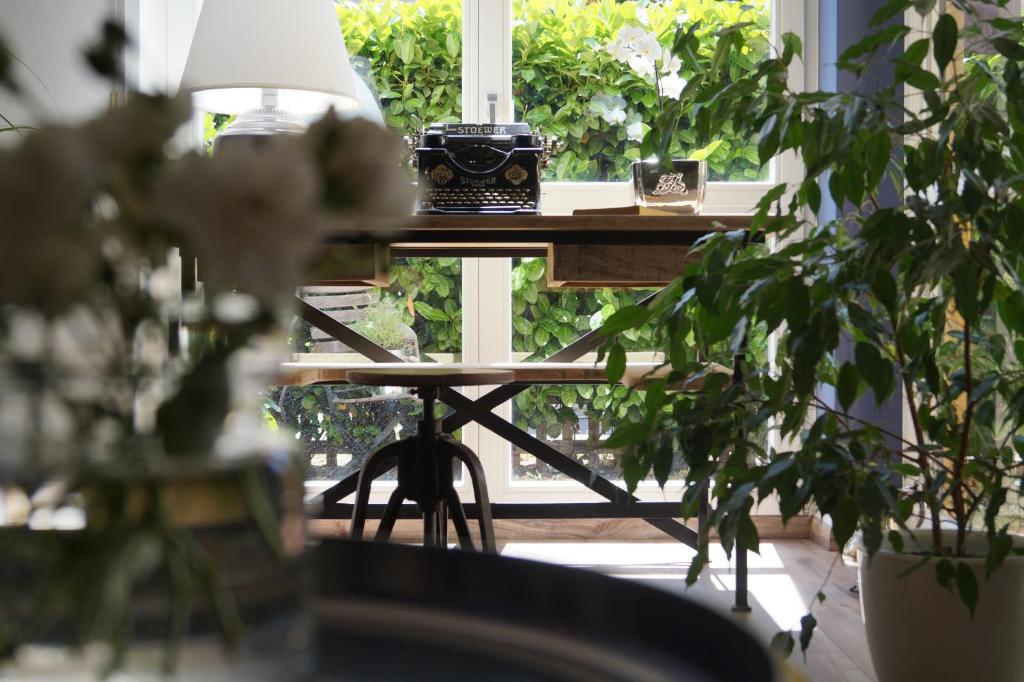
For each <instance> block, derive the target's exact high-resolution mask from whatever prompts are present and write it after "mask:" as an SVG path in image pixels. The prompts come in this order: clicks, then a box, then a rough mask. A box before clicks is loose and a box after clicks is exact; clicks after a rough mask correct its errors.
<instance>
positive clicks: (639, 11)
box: [636, 7, 651, 26]
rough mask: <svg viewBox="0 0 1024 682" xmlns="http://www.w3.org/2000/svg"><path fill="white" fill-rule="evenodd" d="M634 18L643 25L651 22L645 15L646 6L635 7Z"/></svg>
mask: <svg viewBox="0 0 1024 682" xmlns="http://www.w3.org/2000/svg"><path fill="white" fill-rule="evenodd" d="M636 20H637V21H639V22H640V23H641V24H643V25H644V26H647V25H649V24H650V23H651V19H650V17H648V16H647V8H646V7H637V8H636Z"/></svg>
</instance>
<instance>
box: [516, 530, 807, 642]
mask: <svg viewBox="0 0 1024 682" xmlns="http://www.w3.org/2000/svg"><path fill="white" fill-rule="evenodd" d="M694 553H695V552H694V550H693V549H691V548H689V547H687V546H686V545H683V544H681V543H678V542H512V543H508V544H507V545H505V546H504V548H503V549H502V551H501V554H502V555H504V556H509V557H517V558H521V559H533V560H535V561H547V562H550V563H555V564H561V565H564V566H575V567H578V568H591V569H594V570H598V571H600V572H602V573H605V574H607V575H612V576H615V577H618V578H628V579H631V580H652V581H655V580H679V581H682V580H683V579H684V578H685V577H686V572H687V570H689V568H690V562H691V561H692V560H693V556H694ZM710 554H711V567H710V569H709V571H708V574H709V576H710V582H711V585H712V586H713V587H714V589H715V590H718V591H729V592H732V591H734V590H735V588H736V577H735V574H734V568H735V557H733V559H732V560H730V559H729V558H728V557H726V555H725V551H724V550H723V549H722V546H721V545H717V544H716V545H712V546H711V551H710ZM747 565H748V567H749V569H750V575H749V578H748V586H749V589H750V595H751V597H752V598H753V599H754V600H756V602H757V603H758V604H759V605H760V607H761V608H763V609H764V611H765V612H766V613H767V614H768V615H769V616H770V617H771V619H772V620H773V621H774V622H775V623H776V625H777V626H778V627H779V628H783V629H786V628H791V627H793V626H794V624H795V623H798V622H799V620H800V616H802V615H803V614H804V613H805V612H806V608H807V604H806V603H805V602H804V600H803V599H802V598H801V596H800V593H799V591H798V590H797V586H796V583H795V582H794V581H793V578H792V577H791V576H790V574H789V573H788V571H787V569H786V566H785V565H784V563H783V561H782V557H781V556H780V555H779V552H778V550H777V549H776V548H775V546H774V545H773V544H772V543H770V542H764V543H761V552H760V554H754V553H753V552H751V553H749V554H748V559H747Z"/></svg>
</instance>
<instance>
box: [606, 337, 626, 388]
mask: <svg viewBox="0 0 1024 682" xmlns="http://www.w3.org/2000/svg"><path fill="white" fill-rule="evenodd" d="M625 373H626V350H625V349H624V348H623V347H622V346H621V345H619V344H615V345H614V346H612V348H611V350H610V351H608V364H607V365H606V366H605V375H606V376H607V377H608V383H610V384H617V383H618V382H619V381H621V380H622V376H623V375H624V374H625Z"/></svg>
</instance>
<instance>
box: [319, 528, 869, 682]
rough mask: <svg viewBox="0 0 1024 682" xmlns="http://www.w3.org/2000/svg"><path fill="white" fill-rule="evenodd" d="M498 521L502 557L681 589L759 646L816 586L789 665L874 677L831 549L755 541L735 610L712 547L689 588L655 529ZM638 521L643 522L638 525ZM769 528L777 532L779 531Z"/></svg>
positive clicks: (815, 673) (827, 680) (678, 551)
mask: <svg viewBox="0 0 1024 682" xmlns="http://www.w3.org/2000/svg"><path fill="white" fill-rule="evenodd" d="M619 521H632V520H619ZM413 523H414V522H412V521H408V522H401V521H400V522H399V525H400V528H397V529H396V531H401V530H402V529H403V528H404V526H403V525H402V524H405V525H406V526H409V528H407V529H405V530H406V531H407V532H404V533H402V532H399V533H398V536H399V537H396V540H398V541H399V542H415V541H416V537H417V535H418V533H419V524H418V522H415V528H413V526H411V525H409V524H413ZM500 523H501V522H498V523H497V524H496V530H497V531H499V532H498V539H499V550H500V551H501V553H502V554H503V555H505V556H514V557H521V558H524V559H535V560H538V561H549V562H552V563H558V564H562V565H566V566H575V567H579V568H585V569H590V570H596V571H600V572H602V573H606V574H608V575H612V576H616V577H621V578H625V579H628V580H637V581H643V582H644V583H646V584H648V585H651V586H653V587H657V588H661V589H665V590H668V591H671V592H676V593H680V594H685V595H686V596H688V597H690V598H693V599H696V600H699V601H700V602H702V603H704V604H707V605H708V606H711V607H713V608H717V609H719V610H721V611H722V612H723V613H728V614H729V615H730V616H731V617H735V618H737V619H739V620H741V621H744V622H745V623H746V624H747V625H748V626H749V627H750V628H751V629H752V630H753V631H754V632H755V634H756V635H758V636H760V637H761V638H763V640H764V641H765V642H766V643H767V642H768V641H769V640H770V639H771V637H772V635H774V634H775V633H776V632H778V631H779V630H783V629H791V630H794V631H797V630H799V621H800V618H801V616H803V615H804V614H805V613H806V609H807V605H808V604H809V603H811V602H812V601H816V600H815V595H816V594H817V593H818V592H819V590H820V591H821V592H823V593H824V594H825V597H826V598H825V601H824V602H823V603H817V604H815V606H814V614H815V617H816V618H817V620H818V628H817V629H816V630H815V633H814V637H813V639H812V641H811V646H810V649H809V650H808V653H807V660H806V662H805V661H804V660H803V658H802V657H801V655H800V653H799V651H797V652H795V653H794V654H793V656H792V657H791V658H790V659H789V665H791V666H792V668H794V669H795V670H796V671H797V672H798V674H799V675H802V676H803V678H804V679H806V680H808V681H809V682H874V680H875V675H874V671H873V668H872V665H871V658H870V656H869V654H868V650H867V642H866V640H865V635H864V626H863V624H862V623H861V617H860V602H859V600H858V597H857V595H856V594H855V593H853V592H850V588H851V587H852V586H853V585H854V584H855V583H856V582H857V574H856V569H855V568H853V567H851V566H847V565H845V564H844V563H843V561H842V560H841V559H837V557H839V555H838V554H837V553H836V552H830V551H828V550H826V549H824V548H822V547H821V546H820V545H818V544H816V543H814V542H812V541H810V540H803V539H799V540H798V539H771V540H762V542H761V553H760V555H756V554H751V555H750V558H749V569H750V572H749V576H750V577H749V590H750V603H751V606H752V611H751V612H750V613H748V614H734V613H732V611H731V606H732V602H733V589H734V587H735V582H734V579H733V578H734V576H733V570H732V567H731V565H730V562H729V561H728V559H727V558H726V556H725V553H724V552H723V551H722V550H721V548H720V546H717V545H713V546H712V551H711V566H710V567H709V569H708V570H707V571H705V573H704V574H703V575H702V577H701V579H700V581H699V582H698V583H697V584H696V585H694V586H693V587H692V588H689V589H687V588H686V583H685V576H686V572H687V570H688V568H689V566H690V560H691V558H692V557H693V554H694V552H693V550H692V549H690V548H689V547H686V546H685V545H682V544H680V543H678V542H672V541H665V540H662V539H661V538H662V537H664V536H662V535H661V534H660V532H657V533H654V534H653V538H656V539H648V538H647V537H646V536H644V535H642V534H639V535H638V534H635V533H634V534H631V535H624V534H622V533H612V532H609V533H607V534H605V535H598V537H601V538H602V541H595V540H594V539H593V538H594V537H595V534H594V532H593V531H594V528H593V527H591V526H592V524H591V526H588V528H587V529H586V531H587V532H586V533H585V534H584V535H587V536H589V538H590V539H588V540H586V541H580V540H579V539H577V537H575V536H573V534H572V533H561V534H557V533H552V532H551V531H550V529H548V528H547V526H546V525H544V524H543V523H539V524H538V525H537V526H536V527H534V528H533V532H530V529H528V528H526V527H525V525H526V523H527V522H505V524H506V526H509V527H508V528H506V527H504V526H503V527H502V528H497V526H498V524H500ZM556 523H557V522H551V524H556ZM563 523H564V522H563ZM509 524H511V525H509ZM371 525H372V524H371ZM640 525H641V526H643V525H645V524H643V523H642V522H640ZM763 525H764V524H763ZM617 528H618V527H617V526H616V527H613V528H610V530H611V531H614V530H616V529H617ZM605 530H609V529H605ZM764 530H766V531H770V530H771V529H770V524H767V525H765V528H764ZM782 530H786V529H782ZM788 530H793V529H792V528H790V529H788ZM797 530H799V531H800V532H801V533H802V534H803V537H806V536H807V530H808V529H807V528H806V527H804V526H800V527H799V528H797ZM311 531H312V533H313V534H314V535H319V536H328V537H330V536H335V537H336V536H346V535H347V534H348V524H347V522H345V521H313V522H312V523H311ZM776 532H777V533H779V534H782V533H781V532H780V529H776ZM616 534H617V535H619V537H630V538H633V539H635V538H636V537H638V536H639V537H640V538H643V540H644V541H640V542H637V541H633V542H620V541H603V539H604V538H608V537H609V535H616ZM766 534H767V535H771V533H762V537H764V536H765V535H766ZM556 538H557V539H556ZM501 540H505V541H504V542H501ZM830 570H831V574H830V573H829V571H830ZM826 576H828V579H827V580H826ZM795 679H800V678H799V677H796V678H795Z"/></svg>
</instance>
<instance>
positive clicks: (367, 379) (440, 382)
mask: <svg viewBox="0 0 1024 682" xmlns="http://www.w3.org/2000/svg"><path fill="white" fill-rule="evenodd" d="M410 364H413V363H410ZM515 376H516V375H515V372H513V371H512V370H508V369H486V368H480V369H470V368H461V367H452V368H448V369H445V368H441V367H421V368H416V367H415V365H413V366H412V367H410V368H409V369H404V368H394V369H392V368H388V369H353V370H349V372H348V374H347V378H346V380H347V381H348V383H350V384H363V385H365V386H408V387H413V388H421V387H422V388H435V387H441V388H444V387H449V386H492V385H496V384H508V383H511V382H512V381H513V380H514V379H515Z"/></svg>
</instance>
